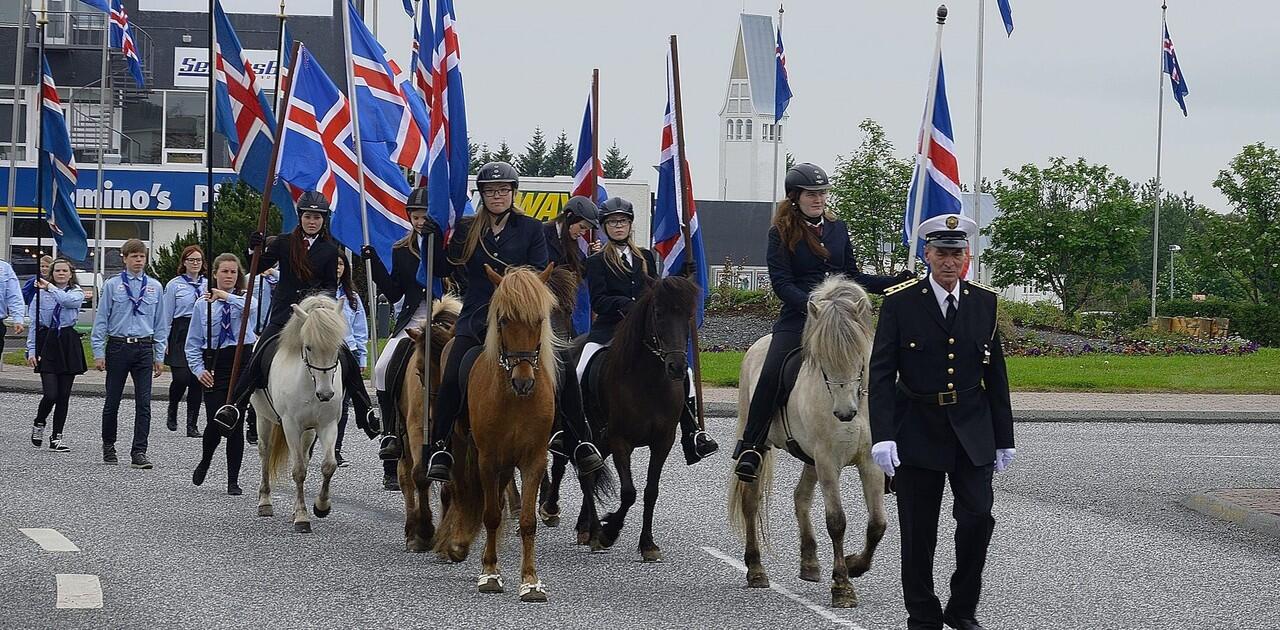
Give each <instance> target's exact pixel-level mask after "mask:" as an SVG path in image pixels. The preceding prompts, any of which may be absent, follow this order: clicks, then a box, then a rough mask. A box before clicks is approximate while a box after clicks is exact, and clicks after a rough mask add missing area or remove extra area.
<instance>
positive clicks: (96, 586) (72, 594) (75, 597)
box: [57, 573, 102, 608]
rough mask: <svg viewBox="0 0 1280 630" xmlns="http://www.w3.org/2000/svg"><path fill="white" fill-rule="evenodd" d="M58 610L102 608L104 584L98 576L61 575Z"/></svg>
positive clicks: (58, 575)
mask: <svg viewBox="0 0 1280 630" xmlns="http://www.w3.org/2000/svg"><path fill="white" fill-rule="evenodd" d="M57 577H58V608H102V582H100V581H99V580H98V576H96V575H85V574H82V573H59V574H57Z"/></svg>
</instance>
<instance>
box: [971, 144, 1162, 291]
mask: <svg viewBox="0 0 1280 630" xmlns="http://www.w3.org/2000/svg"><path fill="white" fill-rule="evenodd" d="M1004 176H1005V178H1007V182H1006V181H999V182H996V183H995V186H994V188H993V190H992V192H993V194H994V195H995V197H996V204H997V206H999V208H1000V210H1001V214H1000V216H999V217H998V218H996V220H995V221H993V222H992V223H991V227H990V231H991V248H990V249H988V250H987V251H986V252H985V253H984V256H985V260H986V263H987V264H989V265H991V270H992V272H993V277H994V279H995V281H996V283H998V284H1001V285H1004V286H1009V285H1015V284H1032V285H1036V286H1042V287H1048V288H1049V289H1050V290H1052V291H1053V292H1054V293H1056V294H1057V295H1058V297H1059V298H1061V299H1062V310H1063V312H1064V313H1065V314H1066V315H1068V316H1070V315H1073V314H1075V312H1076V311H1078V310H1080V309H1081V308H1083V307H1085V306H1088V305H1093V304H1097V303H1098V301H1099V300H1100V299H1102V298H1103V297H1105V295H1106V293H1107V291H1108V290H1109V289H1110V288H1113V287H1115V286H1117V284H1119V283H1120V282H1122V280H1123V277H1124V274H1125V271H1126V269H1127V268H1128V266H1129V265H1130V264H1132V263H1133V261H1134V260H1138V259H1140V258H1141V257H1142V253H1141V250H1142V244H1144V243H1149V242H1150V241H1149V240H1148V238H1149V233H1148V231H1147V230H1146V229H1145V228H1144V226H1142V225H1141V223H1140V221H1141V220H1142V215H1143V208H1142V204H1141V203H1140V202H1139V200H1138V191H1137V189H1136V187H1135V186H1134V185H1133V184H1132V183H1130V182H1129V181H1128V180H1126V179H1124V178H1123V177H1120V176H1118V175H1116V174H1115V173H1113V172H1111V169H1109V168H1108V167H1106V166H1102V165H1093V164H1088V163H1086V162H1085V161H1084V160H1083V159H1077V160H1076V161H1075V162H1067V161H1066V159H1064V158H1060V157H1058V158H1052V159H1051V160H1050V161H1049V165H1048V166H1047V167H1044V168H1041V167H1039V166H1036V165H1034V164H1027V165H1024V166H1023V167H1022V168H1021V169H1019V170H1017V171H1013V170H1008V169H1006V170H1005V171H1004Z"/></svg>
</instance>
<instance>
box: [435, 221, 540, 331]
mask: <svg viewBox="0 0 1280 630" xmlns="http://www.w3.org/2000/svg"><path fill="white" fill-rule="evenodd" d="M480 212H487V210H480ZM473 222H474V219H471V218H469V217H468V218H466V219H463V220H462V221H459V222H458V223H457V225H455V226H454V230H453V235H452V236H450V237H449V246H448V250H447V251H446V250H445V248H444V247H443V246H441V245H439V244H437V245H436V263H435V269H434V270H433V271H434V273H435V275H436V277H437V278H447V277H450V276H451V275H452V274H453V273H454V271H455V270H457V271H458V272H459V275H460V276H461V278H460V280H461V282H462V284H463V286H465V287H466V288H465V290H464V292H463V295H462V313H461V314H459V315H458V324H457V327H456V328H454V334H455V335H457V336H459V337H472V338H474V339H477V340H479V341H481V342H483V341H484V331H485V330H486V329H487V328H488V325H489V302H490V301H491V300H492V299H493V289H494V286H493V283H492V282H490V281H489V278H488V276H486V275H485V273H484V266H485V265H489V266H490V267H492V268H493V270H494V272H496V273H498V274H499V275H501V274H504V273H506V271H507V268H508V267H519V266H521V265H525V266H529V267H533V268H534V269H538V270H542V269H546V267H547V238H546V236H544V235H543V232H542V222H541V221H538V220H537V219H535V218H533V217H530V216H526V215H524V214H521V213H520V212H518V211H515V212H512V213H511V216H510V217H509V218H508V219H507V224H506V226H505V227H504V228H502V233H500V234H498V235H497V236H495V235H493V234H492V233H490V234H485V235H484V236H483V237H481V239H480V243H479V244H478V245H476V251H475V252H474V253H473V254H472V255H471V259H470V260H468V261H466V262H465V263H462V264H455V262H454V261H459V260H461V258H462V252H463V247H464V244H465V243H466V241H467V232H468V231H469V230H470V229H471V226H472V225H473ZM436 242H437V243H439V242H440V239H438V238H437V239H436Z"/></svg>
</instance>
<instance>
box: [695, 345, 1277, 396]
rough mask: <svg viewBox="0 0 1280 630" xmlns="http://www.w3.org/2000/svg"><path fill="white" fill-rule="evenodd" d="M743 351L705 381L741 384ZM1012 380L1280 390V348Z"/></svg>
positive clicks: (1070, 361)
mask: <svg viewBox="0 0 1280 630" xmlns="http://www.w3.org/2000/svg"><path fill="white" fill-rule="evenodd" d="M742 354H743V353H741V352H707V353H703V355H702V380H703V382H705V383H708V384H711V385H717V386H723V387H737V385H738V367H739V364H740V363H741V362H742ZM1006 361H1007V363H1008V366H1009V384H1010V386H1012V388H1013V389H1015V390H1020V391H1096V392H1178V393H1197V394H1212V393H1219V394H1280V349H1276V348H1263V349H1261V350H1259V351H1258V352H1257V353H1255V354H1247V355H1244V356H1216V355H1201V356H1172V357H1164V356H1118V355H1090V356H1082V357H1009V358H1008V359H1006Z"/></svg>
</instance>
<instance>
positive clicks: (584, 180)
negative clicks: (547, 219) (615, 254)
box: [571, 95, 609, 206]
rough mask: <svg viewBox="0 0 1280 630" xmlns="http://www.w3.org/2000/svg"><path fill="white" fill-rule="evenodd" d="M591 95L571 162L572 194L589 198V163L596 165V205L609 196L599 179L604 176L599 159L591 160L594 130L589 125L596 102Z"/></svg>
mask: <svg viewBox="0 0 1280 630" xmlns="http://www.w3.org/2000/svg"><path fill="white" fill-rule="evenodd" d="M593 101H594V99H593V98H592V97H591V95H587V110H586V112H584V113H583V114H582V131H581V132H580V133H579V134H578V157H577V159H575V160H574V162H573V192H572V193H571V194H572V195H573V196H575V197H576V196H582V197H586V198H587V199H590V198H591V177H592V175H591V163H592V162H593V161H594V162H595V165H596V172H595V178H596V198H595V203H596V205H597V206H598V205H600V204H602V203H604V201H605V200H606V199H608V198H609V191H607V190H605V189H604V185H602V184H601V183H600V180H601V179H603V178H604V166H603V165H602V164H600V160H598V159H597V160H593V159H592V154H591V148H592V147H593V146H594V145H595V143H594V139H595V130H594V129H593V128H592V127H591V122H592V120H591V119H592V113H593V112H594V110H595V106H596V104H595V103H594V102H593Z"/></svg>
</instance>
